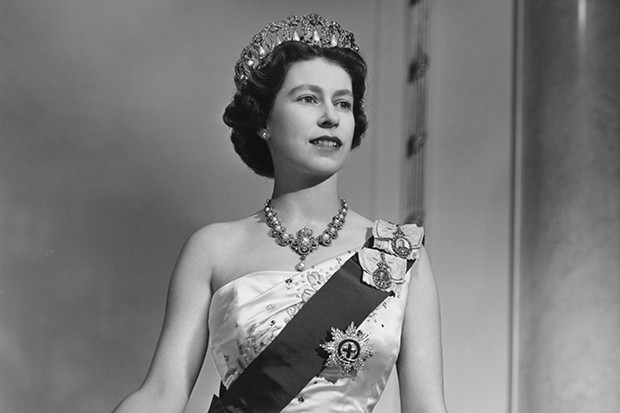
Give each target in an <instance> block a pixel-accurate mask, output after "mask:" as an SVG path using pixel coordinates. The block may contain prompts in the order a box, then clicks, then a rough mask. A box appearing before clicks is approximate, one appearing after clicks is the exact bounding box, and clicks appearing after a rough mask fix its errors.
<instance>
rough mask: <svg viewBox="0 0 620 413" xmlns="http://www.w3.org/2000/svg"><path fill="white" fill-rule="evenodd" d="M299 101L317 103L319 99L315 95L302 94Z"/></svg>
mask: <svg viewBox="0 0 620 413" xmlns="http://www.w3.org/2000/svg"><path fill="white" fill-rule="evenodd" d="M299 101H300V102H304V103H316V102H317V99H316V98H315V97H314V96H301V97H300V98H299Z"/></svg>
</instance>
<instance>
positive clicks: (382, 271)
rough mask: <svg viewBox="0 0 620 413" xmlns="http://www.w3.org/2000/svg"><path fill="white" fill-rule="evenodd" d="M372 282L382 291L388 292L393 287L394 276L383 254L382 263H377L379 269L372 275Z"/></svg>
mask: <svg viewBox="0 0 620 413" xmlns="http://www.w3.org/2000/svg"><path fill="white" fill-rule="evenodd" d="M372 282H373V284H374V285H375V286H376V287H377V288H378V289H380V290H384V291H385V290H388V289H389V288H390V287H391V286H392V274H390V267H389V265H388V263H387V262H386V261H385V254H384V253H383V252H381V261H379V262H378V263H377V269H376V270H375V271H374V272H373V273H372Z"/></svg>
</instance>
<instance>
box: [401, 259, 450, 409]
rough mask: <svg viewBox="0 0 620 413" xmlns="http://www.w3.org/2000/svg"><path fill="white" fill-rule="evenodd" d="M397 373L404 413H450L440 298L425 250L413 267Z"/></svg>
mask: <svg viewBox="0 0 620 413" xmlns="http://www.w3.org/2000/svg"><path fill="white" fill-rule="evenodd" d="M397 371H398V380H399V383H400V400H401V411H402V412H403V413H447V409H446V404H445V401H444V394H443V363H442V355H441V322H440V315H439V297H438V294H437V286H436V284H435V277H434V276H433V271H432V269H431V266H430V262H429V259H428V254H427V253H426V250H425V249H424V247H422V250H421V252H420V258H419V259H418V261H417V262H416V263H415V264H414V265H413V267H412V268H411V281H410V285H409V296H408V298H407V305H406V309H405V318H404V321H403V333H402V342H401V350H400V355H399V356H398V361H397Z"/></svg>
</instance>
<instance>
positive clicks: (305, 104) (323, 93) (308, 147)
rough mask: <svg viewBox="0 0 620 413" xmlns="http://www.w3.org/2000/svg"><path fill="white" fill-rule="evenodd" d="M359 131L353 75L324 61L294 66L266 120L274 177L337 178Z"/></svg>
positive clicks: (305, 62) (336, 65) (304, 62)
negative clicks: (355, 131) (355, 110)
mask: <svg viewBox="0 0 620 413" xmlns="http://www.w3.org/2000/svg"><path fill="white" fill-rule="evenodd" d="M354 129H355V118H354V116H353V89H352V82H351V77H350V76H349V74H348V73H347V72H346V71H345V70H344V69H343V68H342V67H340V66H339V65H338V64H336V63H332V62H330V61H328V60H325V59H322V58H316V59H313V60H308V61H301V62H295V63H293V64H291V66H290V67H289V69H288V72H287V74H286V77H285V79H284V83H283V84H282V87H281V88H280V90H279V91H278V93H277V94H276V97H275V99H274V103H273V108H272V110H271V113H270V114H269V117H268V119H267V130H268V132H269V135H270V136H271V139H270V140H269V141H267V144H268V146H269V150H270V151H271V156H272V159H273V165H274V172H275V173H274V175H275V177H276V178H278V177H286V176H293V175H298V174H301V175H307V176H314V177H316V176H330V175H333V174H334V173H336V172H338V171H339V170H340V169H341V168H342V167H343V166H344V164H345V163H346V161H347V159H348V156H349V153H350V152H351V143H352V140H353V131H354Z"/></svg>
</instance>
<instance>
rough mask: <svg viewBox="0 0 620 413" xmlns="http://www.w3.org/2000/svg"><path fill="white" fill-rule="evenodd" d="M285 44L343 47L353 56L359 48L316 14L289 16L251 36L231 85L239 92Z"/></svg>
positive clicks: (345, 33) (350, 36) (347, 34)
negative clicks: (252, 73)
mask: <svg viewBox="0 0 620 413" xmlns="http://www.w3.org/2000/svg"><path fill="white" fill-rule="evenodd" d="M286 41H297V42H303V43H307V44H310V45H314V46H319V47H323V48H327V47H343V48H347V49H351V50H353V51H355V52H358V51H359V47H358V46H357V44H356V43H355V37H354V36H353V33H351V32H350V31H348V30H346V29H344V28H343V27H342V26H340V24H338V23H337V22H335V21H328V20H326V19H325V18H324V17H322V16H319V15H318V14H307V15H304V16H289V17H287V18H286V19H284V20H280V21H278V22H273V23H269V24H268V25H267V26H265V28H264V29H263V30H261V31H260V32H259V33H257V34H255V35H254V37H253V38H252V41H251V42H250V44H249V45H248V46H246V47H245V48H244V49H243V50H242V51H241V58H240V59H239V60H238V61H237V63H236V64H235V84H236V85H237V88H238V89H241V88H242V87H243V86H244V85H245V84H246V81H247V80H248V78H249V76H250V73H251V72H252V71H253V70H256V69H257V68H259V67H261V66H264V65H265V64H267V63H268V62H269V61H270V59H271V52H272V51H273V49H275V48H276V46H278V45H279V44H280V43H282V42H286Z"/></svg>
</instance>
